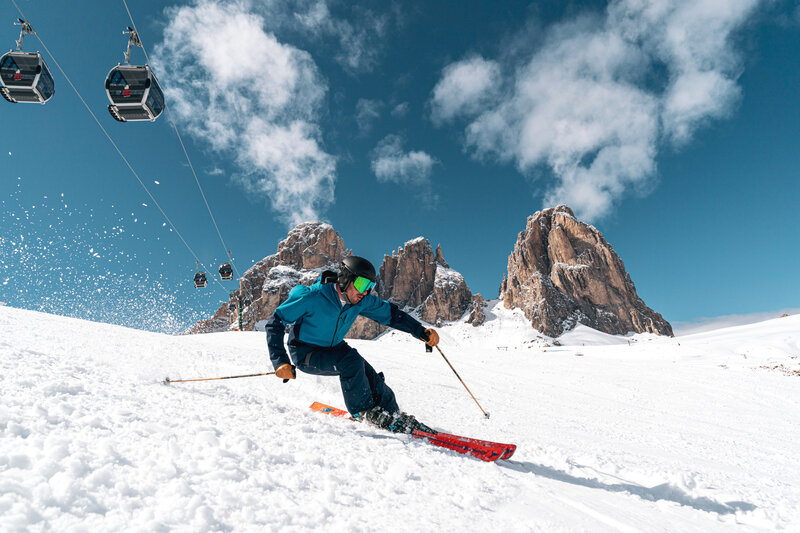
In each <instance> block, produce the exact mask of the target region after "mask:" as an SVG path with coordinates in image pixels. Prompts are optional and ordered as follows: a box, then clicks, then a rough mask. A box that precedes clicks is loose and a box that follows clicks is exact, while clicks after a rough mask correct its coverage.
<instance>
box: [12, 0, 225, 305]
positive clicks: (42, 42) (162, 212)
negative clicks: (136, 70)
mask: <svg viewBox="0 0 800 533" xmlns="http://www.w3.org/2000/svg"><path fill="white" fill-rule="evenodd" d="M11 2H12V3H13V4H14V7H16V8H17V11H19V14H20V15H21V16H22V18H23V19H24V20H25V22H28V23H30V21H29V20H28V18H27V17H26V16H25V14H24V13H23V12H22V10H21V9H20V8H19V6H18V5H17V2H16V0H11ZM33 35H35V36H36V39H37V40H38V41H39V43H40V44H41V45H42V48H44V50H45V51H46V52H47V55H48V56H50V59H51V60H52V61H53V64H54V65H55V66H56V67H57V68H58V70H59V71H60V72H61V74H62V75H63V76H64V78H65V79H66V80H67V83H69V86H70V87H72V90H73V91H75V94H77V95H78V98H79V99H80V101H81V102H82V103H83V106H84V107H85V108H86V110H87V111H88V112H89V114H90V115H91V116H92V118H93V119H94V121H95V122H96V123H97V125H98V126H99V127H100V130H101V131H102V132H103V134H104V135H105V136H106V139H108V141H109V142H110V143H111V145H112V146H113V147H114V149H115V150H116V151H117V154H119V156H120V157H121V158H122V160H123V161H124V162H125V165H127V167H128V169H129V170H130V171H131V173H132V174H133V176H134V177H135V178H136V181H138V182H139V185H141V186H142V189H144V191H145V192H146V193H147V196H149V197H150V199H151V200H152V201H153V204H155V206H156V208H158V210H159V211H160V212H161V215H162V216H163V217H164V219H165V220H166V221H167V223H168V224H169V226H170V227H171V228H172V230H173V231H174V232H175V234H176V235H178V238H180V240H181V242H183V245H184V246H186V249H187V250H189V253H191V254H192V256H193V257H194V258H195V260H196V261H197V262H198V263H199V264H200V265H203V262H202V261H200V259H199V258H198V257H197V254H196V253H195V252H194V250H193V249H192V247H191V246H189V243H187V242H186V239H184V238H183V235H181V232H180V231H178V228H177V227H175V224H173V223H172V220H170V218H169V217H168V216H167V213H166V212H164V210H163V209H162V208H161V205H159V203H158V201H157V200H156V199H155V197H154V196H153V195H152V194H151V193H150V190H149V189H148V188H147V186H146V185H145V184H144V182H143V181H142V179H141V178H140V177H139V174H137V173H136V171H135V170H134V168H133V166H131V164H130V162H129V161H128V158H126V157H125V154H123V153H122V151H121V150H120V149H119V147H118V146H117V143H115V142H114V139H112V138H111V135H109V134H108V131H106V129H105V128H104V127H103V125H102V124H101V123H100V121H99V120H98V119H97V116H96V115H95V114H94V112H93V111H92V109H91V108H90V107H89V104H87V103H86V100H84V98H83V96H81V93H80V91H78V89H77V88H76V87H75V85H74V84H73V83H72V80H71V79H70V78H69V76H67V73H66V72H64V69H62V68H61V65H60V64H59V62H58V61H57V60H56V58H55V56H54V55H53V54H52V53H51V52H50V49H48V48H47V45H46V44H44V41H42V38H41V37H39V34H38V33H36V32H34V33H33ZM203 268H205V265H203ZM214 280H215V281H216V282H217V284H218V285H219V286H220V288H221V289H222V290H223V291H225V293H228V292H229V291H228V289H227V288H226V287H225V286H224V285H223V284H222V283H220V282H219V280H217V279H216V278H214Z"/></svg>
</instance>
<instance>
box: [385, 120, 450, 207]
mask: <svg viewBox="0 0 800 533" xmlns="http://www.w3.org/2000/svg"><path fill="white" fill-rule="evenodd" d="M437 163H438V161H437V160H436V159H435V158H434V157H432V156H430V155H429V154H427V153H425V152H422V151H410V152H406V151H405V150H404V149H403V140H402V138H401V137H399V136H398V135H387V136H386V137H385V138H384V139H383V140H381V141H380V142H379V143H378V145H377V146H376V147H375V149H374V150H373V151H372V161H371V167H372V171H373V172H374V173H375V176H376V177H377V178H378V181H381V182H392V183H398V184H405V185H411V186H413V187H415V188H416V190H417V194H418V195H420V196H421V197H423V199H425V200H426V201H428V202H430V203H435V201H436V200H437V198H436V197H435V195H433V194H432V193H431V174H432V173H433V167H434V165H436V164H437Z"/></svg>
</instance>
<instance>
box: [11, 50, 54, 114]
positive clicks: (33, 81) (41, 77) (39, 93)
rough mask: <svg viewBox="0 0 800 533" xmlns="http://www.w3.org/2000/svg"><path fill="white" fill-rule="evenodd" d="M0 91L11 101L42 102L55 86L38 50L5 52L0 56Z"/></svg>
mask: <svg viewBox="0 0 800 533" xmlns="http://www.w3.org/2000/svg"><path fill="white" fill-rule="evenodd" d="M0 78H2V82H3V83H2V86H0V93H2V95H3V98H5V99H6V100H8V101H9V102H12V103H18V102H21V103H34V104H43V103H45V102H47V101H48V100H50V98H52V97H53V94H55V92H56V86H55V83H54V82H53V76H52V74H50V69H48V68H47V64H46V63H45V62H44V59H43V58H42V54H40V53H39V52H14V51H12V52H7V53H6V54H4V55H3V57H2V58H0Z"/></svg>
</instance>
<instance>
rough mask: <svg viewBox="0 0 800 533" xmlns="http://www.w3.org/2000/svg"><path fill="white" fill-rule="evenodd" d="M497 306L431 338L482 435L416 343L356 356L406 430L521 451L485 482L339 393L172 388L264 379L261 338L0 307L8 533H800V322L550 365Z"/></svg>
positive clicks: (587, 347) (601, 338)
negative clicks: (353, 414)
mask: <svg viewBox="0 0 800 533" xmlns="http://www.w3.org/2000/svg"><path fill="white" fill-rule="evenodd" d="M496 304H497V302H490V308H489V317H488V321H487V324H486V325H485V326H484V327H482V328H480V329H476V328H472V327H471V326H469V325H466V324H459V323H456V324H451V325H446V326H444V327H442V328H440V329H439V331H440V332H441V335H442V341H441V346H442V349H443V350H445V352H446V353H447V355H448V358H449V359H450V360H451V361H452V362H453V364H454V365H456V366H457V368H458V369H459V374H460V375H461V376H462V377H463V378H464V379H465V380H466V381H467V382H468V383H469V384H470V388H471V390H472V392H473V393H474V394H475V395H476V397H477V398H478V399H479V400H480V401H481V404H482V405H483V406H484V407H486V409H487V410H488V411H491V414H492V416H491V418H490V419H488V420H487V419H486V418H484V417H483V416H482V414H481V412H480V411H479V410H478V408H477V407H476V405H475V404H474V402H473V401H472V399H471V398H470V397H469V396H468V395H467V394H466V393H465V391H464V390H463V388H462V387H461V385H460V384H459V383H458V382H457V380H456V379H455V377H454V376H453V374H452V372H451V371H450V369H449V368H448V367H447V365H446V364H445V363H444V361H442V359H441V357H439V356H438V355H436V354H427V353H425V351H424V350H423V349H422V347H421V346H420V345H419V343H418V342H415V341H414V339H411V338H409V336H408V335H403V334H400V333H398V334H392V333H389V334H386V335H384V336H382V337H380V338H379V339H378V340H376V341H353V344H354V345H355V346H357V347H358V349H359V351H360V352H361V353H362V354H363V355H364V356H365V357H366V358H367V359H368V360H369V361H370V362H371V363H372V364H373V365H374V366H375V367H376V369H378V370H381V371H383V372H384V373H385V375H386V379H387V382H389V383H390V384H391V386H392V387H393V388H394V390H395V391H396V393H397V397H398V400H399V402H400V405H401V408H403V409H405V410H408V411H409V412H412V413H414V414H415V415H417V416H418V417H419V418H420V419H421V420H423V421H425V422H426V423H427V424H429V425H431V426H432V427H434V428H437V429H441V430H446V431H450V432H453V433H459V434H463V435H469V436H474V437H480V438H484V439H487V440H494V441H499V442H513V443H515V444H517V450H516V453H515V454H514V455H513V457H512V458H511V459H509V460H505V461H503V460H500V461H497V462H495V463H486V462H483V461H480V460H478V459H474V458H471V457H468V456H464V455H459V454H457V453H455V452H452V451H449V450H445V449H442V448H436V447H434V446H430V445H428V444H426V443H425V442H422V441H420V440H417V439H411V438H408V437H407V436H397V435H393V434H389V433H386V432H382V431H380V430H378V429H374V428H371V427H369V426H367V425H365V424H364V425H360V424H354V423H352V422H349V421H347V420H342V419H337V418H334V417H330V416H324V415H321V414H319V413H315V412H313V411H311V410H310V409H309V408H308V407H309V405H310V404H311V403H312V402H313V401H320V402H323V403H326V404H329V405H336V406H340V405H341V398H340V393H339V384H338V381H337V380H336V379H335V378H317V377H312V376H307V375H302V376H299V377H298V379H297V380H296V381H295V382H292V383H288V384H283V383H282V382H281V381H280V380H279V379H276V378H275V377H274V376H263V377H253V378H246V379H234V380H223V381H212V382H199V383H176V384H172V385H169V386H166V385H163V384H162V383H161V381H162V380H163V378H164V376H167V375H168V376H170V378H172V379H180V378H194V377H206V376H208V377H210V376H223V375H236V374H248V373H255V372H268V371H271V370H272V369H271V368H270V367H269V365H268V363H267V354H266V345H265V338H264V334H263V333H261V332H246V333H239V332H230V333H219V334H209V335H196V336H169V335H163V334H156V333H147V332H143V331H138V330H134V329H127V328H123V327H119V326H111V325H106V324H99V323H92V322H87V321H81V320H76V319H70V318H64V317H58V316H54V315H47V314H42V313H36V312H32V311H24V310H18V309H12V308H8V307H0V332H2V334H0V376H2V387H1V388H0V530H2V531H72V530H86V531H169V530H181V531H342V532H343V531H348V532H352V531H378V530H393V531H504V532H505V531H526V532H527V531H547V532H553V531H584V530H585V531H595V532H598V531H599V532H603V531H626V532H627V531H683V532H688V531H697V532H700V531H702V532H717V531H718V532H723V531H724V532H729V531H762V530H765V529H766V530H785V531H793V530H798V529H800V518H798V515H797V509H799V508H800V459H799V458H800V453H798V451H800V448H798V444H797V442H798V441H797V428H798V427H800V393H798V391H800V375H798V373H800V359H799V358H798V357H799V356H800V315H797V316H789V317H785V318H776V319H774V320H769V321H766V322H761V323H757V324H751V325H748V326H739V327H734V328H728V329H722V330H716V331H712V332H706V333H701V334H697V335H692V336H687V337H676V338H661V337H655V336H647V335H637V336H634V337H611V336H608V335H604V334H600V333H597V332H595V331H593V330H589V329H588V328H584V327H580V326H579V327H578V328H577V329H576V330H574V331H573V332H571V333H569V334H567V335H565V336H563V337H562V338H561V339H560V343H561V346H556V345H553V343H552V339H547V338H541V337H537V335H536V333H535V332H534V331H532V330H531V329H530V328H529V326H528V325H527V324H526V321H525V320H524V318H523V317H522V316H521V315H519V314H517V313H516V312H510V311H507V310H505V309H503V308H502V305H496Z"/></svg>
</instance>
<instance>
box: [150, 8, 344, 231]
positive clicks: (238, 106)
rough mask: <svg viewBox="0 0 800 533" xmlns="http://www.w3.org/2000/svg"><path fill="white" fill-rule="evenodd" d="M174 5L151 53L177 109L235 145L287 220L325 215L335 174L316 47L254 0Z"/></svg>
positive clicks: (209, 136) (246, 177) (244, 176)
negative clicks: (299, 43) (271, 26)
mask: <svg viewBox="0 0 800 533" xmlns="http://www.w3.org/2000/svg"><path fill="white" fill-rule="evenodd" d="M168 15H169V21H168V24H167V27H166V28H165V30H164V40H163V42H161V43H159V44H158V45H157V46H156V48H155V54H154V61H153V62H154V65H155V67H156V69H157V72H158V73H159V75H160V80H161V82H162V85H164V89H165V93H166V97H167V99H168V102H169V103H170V104H171V109H172V111H173V112H174V113H175V115H176V116H177V119H178V120H179V121H180V122H181V123H183V125H185V127H186V128H187V129H188V131H189V132H190V133H191V134H192V135H194V136H195V137H197V138H198V139H201V140H203V141H205V142H207V143H209V145H210V146H211V147H212V148H213V149H215V150H218V151H220V152H225V153H230V154H231V155H232V156H233V157H234V158H235V160H236V162H237V163H238V164H239V168H240V171H241V175H240V176H239V179H240V180H241V181H242V183H243V184H244V185H245V186H246V187H247V188H248V190H250V191H252V192H254V193H259V194H264V195H266V196H267V197H268V198H269V199H270V201H271V204H272V207H273V209H274V210H275V211H276V212H277V213H279V216H280V217H281V218H282V219H283V220H284V221H285V222H287V223H289V224H296V223H298V222H301V221H303V220H308V219H318V218H320V217H319V213H320V211H321V210H323V209H324V208H325V207H327V206H328V205H329V204H330V203H331V202H332V201H333V189H334V184H335V180H336V174H335V160H334V158H333V157H332V156H331V155H330V154H327V153H326V152H325V151H324V150H323V149H322V148H321V135H320V133H319V128H318V127H317V125H316V121H317V119H318V113H319V109H320V107H321V105H322V100H323V97H324V95H325V92H326V90H327V87H326V84H325V81H324V80H323V79H322V78H321V76H320V75H319V73H318V71H317V67H316V65H315V64H314V61H313V60H312V58H311V56H310V55H309V54H308V53H307V52H305V51H302V50H299V49H297V48H295V47H293V46H290V45H287V44H284V43H281V42H279V41H278V40H277V39H276V38H275V36H274V35H273V34H272V33H268V32H267V31H265V29H264V19H263V18H262V17H261V16H260V15H258V14H255V13H254V12H253V11H252V10H251V7H250V4H249V3H248V2H247V1H239V2H219V3H216V2H212V1H209V0H201V1H200V2H198V3H197V4H196V5H194V6H186V7H181V8H174V9H170V10H168ZM289 139H291V142H292V143H294V144H291V145H290V144H289V141H288V140H289ZM298 191H302V194H299V193H298Z"/></svg>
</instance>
